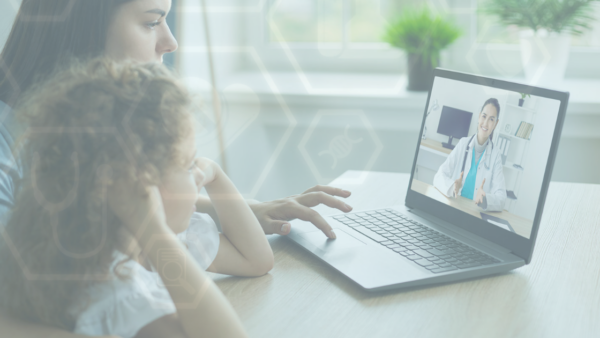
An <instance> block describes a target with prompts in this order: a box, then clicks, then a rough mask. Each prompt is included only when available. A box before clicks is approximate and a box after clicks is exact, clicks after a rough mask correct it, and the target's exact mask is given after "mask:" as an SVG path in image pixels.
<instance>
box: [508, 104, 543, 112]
mask: <svg viewBox="0 0 600 338" xmlns="http://www.w3.org/2000/svg"><path fill="white" fill-rule="evenodd" d="M506 106H507V107H510V108H514V109H517V110H522V111H524V112H527V113H531V114H536V113H537V110H535V109H531V108H523V107H519V106H517V105H514V104H511V103H507V104H506Z"/></svg>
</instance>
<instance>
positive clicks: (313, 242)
mask: <svg viewBox="0 0 600 338" xmlns="http://www.w3.org/2000/svg"><path fill="white" fill-rule="evenodd" d="M568 100H569V93H568V92H560V91H556V90H550V89H545V88H539V87H533V86H529V85H525V84H519V83H514V82H509V81H504V80H499V79H493V78H488V77H483V76H476V75H470V74H465V73H460V72H455V71H450V70H444V69H439V68H438V69H436V70H435V71H434V76H433V79H432V82H431V89H430V91H429V95H428V98H427V104H426V106H425V109H424V113H423V120H422V124H421V131H420V133H419V138H418V145H417V149H416V151H415V157H414V160H413V165H412V171H411V176H410V182H409V184H408V191H407V192H406V198H405V204H404V205H396V206H392V207H388V206H383V205H382V208H381V209H375V210H361V211H355V212H352V213H348V214H338V215H332V216H328V217H326V220H327V221H328V222H329V224H330V225H331V226H332V227H333V228H334V231H335V233H336V235H337V239H335V240H329V239H327V238H326V237H325V235H323V233H322V232H321V231H319V230H317V229H316V228H314V226H312V225H309V224H307V223H306V222H302V221H294V223H293V224H292V231H291V233H290V234H289V236H288V238H290V239H291V240H292V241H294V242H296V243H298V244H299V245H300V246H302V247H303V248H305V249H306V250H308V251H310V252H311V253H313V254H314V255H316V256H317V257H319V258H320V259H322V260H323V261H325V262H326V263H327V264H329V265H330V266H332V267H333V268H334V269H336V270H338V271H339V272H341V273H342V274H344V275H346V276H347V277H348V278H350V279H351V280H353V281H354V282H356V283H357V284H358V285H360V286H361V287H362V288H364V289H366V290H368V291H378V290H387V289H396V288H408V287H417V286H424V285H432V284H440V283H448V282H455V281H460V280H465V279H470V278H475V277H482V276H488V275H493V274H498V273H503V272H506V271H509V270H513V269H516V268H518V267H521V266H523V265H525V264H528V263H529V262H531V258H532V254H533V248H534V244H535V240H536V236H537V233H538V229H539V225H540V220H541V219H542V213H543V210H544V202H545V199H546V193H547V190H548V185H549V182H550V178H551V176H552V168H553V165H554V161H555V157H556V151H557V148H558V144H559V139H560V135H561V131H562V126H563V122H564V118H565V112H566V109H567V104H568ZM498 110H499V114H498V113H497V111H498ZM494 111H496V114H495V113H494ZM456 112H460V114H457V113H456ZM484 113H485V114H484ZM493 117H495V118H496V119H497V124H496V125H495V127H494V128H493V129H491V128H489V126H490V124H487V125H486V124H485V123H487V122H486V119H487V120H490V121H492V123H494V122H495V121H493V119H492V118H493ZM482 119H483V120H482ZM488 122H489V121H488ZM485 126H487V127H488V128H485ZM492 126H493V124H492ZM489 130H493V133H492V134H491V135H488V139H487V140H488V141H486V142H487V143H486V142H484V144H483V145H480V147H478V148H477V149H479V150H478V155H476V153H475V142H478V143H477V144H479V140H478V139H479V135H480V132H481V135H482V138H484V136H485V133H487V132H488V131H489ZM424 131H427V132H426V134H425V135H424ZM398 146H401V145H398ZM481 147H485V148H484V151H483V153H482V154H480V151H481ZM452 148H453V149H452ZM474 157H475V158H474ZM477 158H479V162H478V164H477V163H476V162H475V160H476V159H477ZM459 167H460V168H459ZM465 167H466V168H465ZM475 168H477V170H476V171H474V173H473V174H472V175H471V177H470V181H469V182H467V180H466V178H467V177H469V174H471V171H472V170H471V169H475ZM461 169H462V171H463V173H464V175H463V176H464V177H465V179H464V180H463V181H462V182H463V184H462V186H461V188H460V189H459V190H457V192H459V193H458V194H456V193H454V190H455V189H454V187H455V184H456V182H460V181H459V180H458V177H457V176H458V174H457V173H460V172H461V171H460V170H461ZM465 171H466V172H465ZM480 176H481V177H480ZM483 179H485V180H486V181H485V182H484V181H483ZM453 182H454V183H453ZM480 182H481V184H480ZM456 186H458V184H456ZM389 188H390V189H394V187H393V186H390V187H389ZM480 189H481V190H483V192H480V191H479V190H480ZM486 190H487V191H486ZM469 191H470V192H469ZM484 194H485V201H484V199H483V198H480V197H483V195H484ZM476 200H477V202H479V203H475V201H476Z"/></svg>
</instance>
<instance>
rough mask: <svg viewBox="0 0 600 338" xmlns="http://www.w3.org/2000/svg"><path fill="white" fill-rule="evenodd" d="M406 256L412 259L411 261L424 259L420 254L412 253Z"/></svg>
mask: <svg viewBox="0 0 600 338" xmlns="http://www.w3.org/2000/svg"><path fill="white" fill-rule="evenodd" d="M406 258H408V259H410V260H411V261H414V260H417V259H423V257H421V256H419V255H415V254H412V255H410V256H406Z"/></svg>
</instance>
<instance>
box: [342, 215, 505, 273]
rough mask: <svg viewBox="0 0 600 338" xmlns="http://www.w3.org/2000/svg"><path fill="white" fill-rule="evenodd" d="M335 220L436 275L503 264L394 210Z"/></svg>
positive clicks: (348, 216)
mask: <svg viewBox="0 0 600 338" xmlns="http://www.w3.org/2000/svg"><path fill="white" fill-rule="evenodd" d="M333 218H334V219H336V220H338V221H340V222H342V223H344V224H345V225H347V226H349V227H351V228H352V229H354V230H356V231H358V232H360V233H361V234H363V235H365V236H367V237H369V238H371V239H372V240H374V241H377V242H378V243H379V244H381V245H383V246H385V247H387V248H389V249H391V250H393V251H395V252H397V253H398V254H400V255H402V256H405V257H406V258H408V259H410V260H411V261H413V262H414V263H415V264H418V265H420V266H422V267H424V268H426V269H428V270H429V271H431V272H434V273H442V272H448V271H453V270H460V269H468V268H473V267H478V266H483V265H490V264H494V263H498V262H500V261H499V260H497V259H495V258H493V257H491V256H489V255H486V254H484V253H483V252H481V251H479V250H476V249H473V248H472V247H470V246H468V245H465V244H463V243H461V242H459V241H457V240H454V239H452V238H450V237H448V236H446V235H444V234H442V233H440V232H438V231H435V230H433V229H431V228H429V227H427V226H425V225H423V224H421V223H419V222H416V221H413V220H410V219H408V218H406V217H405V216H404V215H402V214H401V213H399V212H397V211H395V210H392V209H382V210H375V211H367V212H358V213H354V214H345V215H340V216H334V217H333Z"/></svg>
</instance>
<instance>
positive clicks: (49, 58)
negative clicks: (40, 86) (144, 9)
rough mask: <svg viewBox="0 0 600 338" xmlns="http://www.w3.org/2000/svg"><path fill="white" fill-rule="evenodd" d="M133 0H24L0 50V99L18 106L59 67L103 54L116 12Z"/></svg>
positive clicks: (10, 104)
mask: <svg viewBox="0 0 600 338" xmlns="http://www.w3.org/2000/svg"><path fill="white" fill-rule="evenodd" d="M130 1H132V0H22V3H21V7H20V8H19V11H18V13H17V16H16V18H15V22H14V24H13V26H12V30H11V32H10V34H9V36H8V39H7V41H6V44H5V45H4V49H3V50H2V53H1V54H0V101H3V102H4V103H6V104H8V105H9V106H13V107H14V106H16V104H17V103H18V101H19V99H20V98H21V96H22V95H23V93H25V92H26V91H27V90H28V89H29V88H30V87H31V85H32V84H34V83H36V82H39V81H41V80H44V79H46V78H48V77H49V76H50V75H51V74H53V73H54V72H55V71H56V70H57V68H58V67H59V66H65V64H66V63H69V62H70V61H71V59H88V58H95V57H99V56H101V55H102V54H103V53H104V49H105V45H106V38H107V32H108V27H109V25H110V24H111V21H112V20H113V18H114V15H115V13H116V12H117V10H118V8H119V7H120V6H121V5H122V4H124V3H127V2H130Z"/></svg>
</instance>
